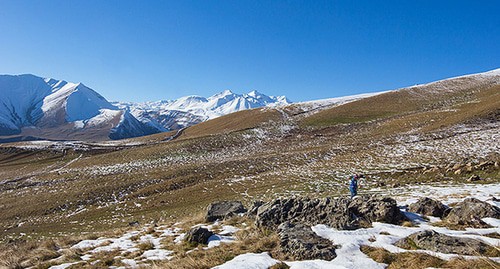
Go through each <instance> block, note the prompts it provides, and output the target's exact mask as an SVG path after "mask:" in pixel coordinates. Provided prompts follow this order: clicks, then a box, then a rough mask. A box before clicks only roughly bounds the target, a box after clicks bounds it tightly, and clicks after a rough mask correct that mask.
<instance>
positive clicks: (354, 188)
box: [349, 174, 365, 198]
mask: <svg viewBox="0 0 500 269" xmlns="http://www.w3.org/2000/svg"><path fill="white" fill-rule="evenodd" d="M364 177H365V176H364V175H358V174H354V175H353V176H352V177H351V180H350V181H349V191H351V198H353V197H354V196H356V195H358V181H359V180H360V179H361V178H364Z"/></svg>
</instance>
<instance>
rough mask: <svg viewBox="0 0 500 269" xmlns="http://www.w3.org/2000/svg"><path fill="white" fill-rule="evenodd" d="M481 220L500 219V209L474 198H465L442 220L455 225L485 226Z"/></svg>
mask: <svg viewBox="0 0 500 269" xmlns="http://www.w3.org/2000/svg"><path fill="white" fill-rule="evenodd" d="M482 218H497V219H498V218H500V208H498V207H496V206H494V205H491V204H488V203H486V202H483V201H481V200H479V199H476V198H467V199H465V200H464V201H463V202H461V203H459V204H457V205H456V206H454V207H453V208H452V209H451V210H450V213H449V214H448V215H447V216H446V218H445V219H444V220H445V221H446V222H448V223H450V224H456V225H466V226H473V227H484V226H487V224H486V223H484V222H483V221H482V220H481V219H482Z"/></svg>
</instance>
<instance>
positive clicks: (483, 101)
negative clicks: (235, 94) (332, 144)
mask: <svg viewBox="0 0 500 269" xmlns="http://www.w3.org/2000/svg"><path fill="white" fill-rule="evenodd" d="M499 86H500V78H499V77H491V78H487V79H484V78H482V79H477V78H474V77H463V78H456V79H451V80H445V81H440V82H435V83H431V84H427V85H423V86H416V87H411V88H406V89H401V90H398V91H393V92H388V93H385V94H381V95H377V96H373V97H370V98H366V99H362V100H358V101H355V102H352V103H348V104H345V105H342V106H338V107H334V108H331V109H327V110H323V111H321V112H319V113H316V114H314V115H312V116H310V117H307V118H305V119H303V120H302V122H301V123H302V124H303V126H311V127H319V128H323V127H328V126H333V125H337V124H343V123H356V122H369V121H381V120H389V122H387V123H385V125H386V126H384V127H382V128H385V129H388V130H390V129H399V130H393V131H406V130H408V128H412V127H413V126H411V125H415V126H419V125H420V127H422V126H426V127H427V129H426V130H431V129H437V128H439V127H444V126H450V125H453V124H458V123H461V122H466V121H468V120H472V119H474V118H483V117H491V118H493V119H497V118H498V113H499V109H500V94H499V92H500V87H499ZM402 122H408V123H414V124H408V123H407V124H406V125H407V127H404V126H403V124H402Z"/></svg>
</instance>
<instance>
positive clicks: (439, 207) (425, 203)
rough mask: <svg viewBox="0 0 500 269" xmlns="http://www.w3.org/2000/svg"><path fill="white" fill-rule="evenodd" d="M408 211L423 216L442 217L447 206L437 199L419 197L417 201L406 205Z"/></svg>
mask: <svg viewBox="0 0 500 269" xmlns="http://www.w3.org/2000/svg"><path fill="white" fill-rule="evenodd" d="M408 211H410V212H413V213H418V214H421V215H425V216H434V217H439V218H442V217H443V216H444V215H445V212H446V213H447V211H448V207H447V206H445V205H444V204H443V203H441V202H439V201H437V200H434V199H430V198H427V197H425V198H420V199H419V200H418V201H417V202H415V203H413V204H411V205H410V206H409V207H408Z"/></svg>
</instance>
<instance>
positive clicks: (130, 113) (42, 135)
mask: <svg viewBox="0 0 500 269" xmlns="http://www.w3.org/2000/svg"><path fill="white" fill-rule="evenodd" d="M288 103H290V101H289V100H288V99H287V98H286V97H284V96H280V97H273V96H267V95H264V94H261V93H258V92H256V91H253V92H250V93H248V94H243V95H239V94H235V93H233V92H231V91H223V92H221V93H218V94H216V95H213V96H211V97H209V98H204V97H201V96H186V97H182V98H179V99H177V100H168V101H165V100H163V101H157V102H146V103H141V104H138V103H125V102H116V103H110V102H108V101H107V100H106V99H105V98H104V97H103V96H101V95H100V94H99V93H97V92H96V91H94V90H92V89H91V88H89V87H87V86H85V85H84V84H82V83H71V82H67V81H64V80H56V79H51V78H45V79H44V78H41V77H37V76H34V75H29V74H27V75H0V136H3V137H8V139H7V140H8V141H15V140H16V138H12V136H18V137H19V138H18V139H25V138H26V137H29V138H28V139H33V138H36V139H52V140H106V139H123V138H131V137H138V136H144V135H149V134H154V133H159V132H163V131H169V130H175V129H180V128H184V127H187V126H191V125H194V124H197V123H200V122H202V121H205V120H208V119H213V118H215V117H218V116H222V115H225V114H228V113H232V112H236V111H240V110H244V109H250V108H257V107H262V106H273V105H284V104H288ZM23 137H24V138H23ZM7 140H6V141H7ZM0 141H1V139H0Z"/></svg>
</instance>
